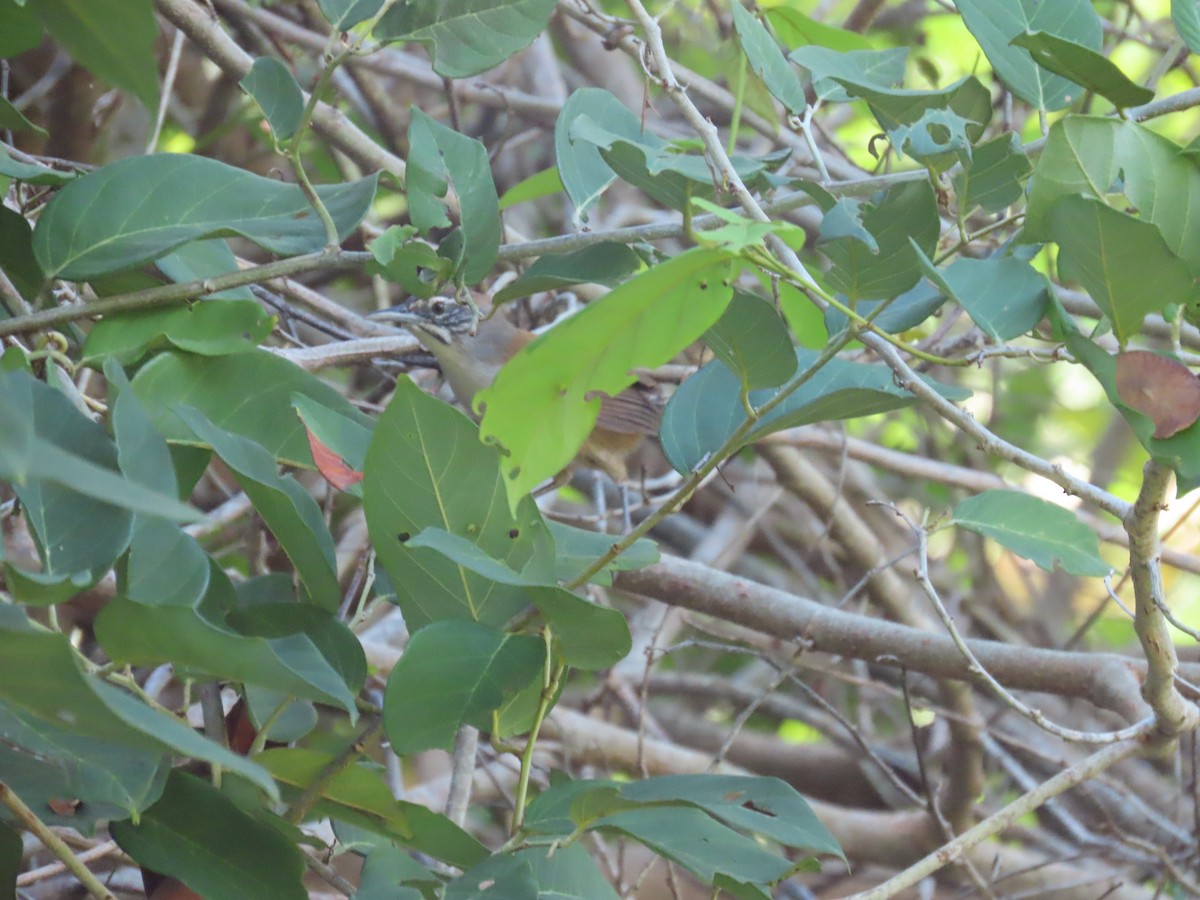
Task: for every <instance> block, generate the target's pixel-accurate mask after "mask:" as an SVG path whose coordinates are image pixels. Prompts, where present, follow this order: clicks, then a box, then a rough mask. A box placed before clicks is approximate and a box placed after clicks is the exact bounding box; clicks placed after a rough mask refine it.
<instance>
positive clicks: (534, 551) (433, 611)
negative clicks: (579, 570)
mask: <svg viewBox="0 0 1200 900" xmlns="http://www.w3.org/2000/svg"><path fill="white" fill-rule="evenodd" d="M478 434H479V433H478V430H477V429H476V427H475V425H474V424H473V423H472V422H471V421H470V420H469V419H468V418H467V417H466V416H464V415H463V414H462V413H460V412H459V411H458V410H456V409H454V408H453V407H451V406H448V405H447V404H445V403H443V402H441V401H440V400H435V399H434V398H433V397H430V396H428V395H427V394H425V393H424V392H423V391H422V390H421V389H420V388H418V387H417V386H416V385H415V384H413V383H412V382H411V381H409V380H408V379H407V378H400V379H399V380H398V381H397V382H396V393H395V395H394V396H393V398H392V401H391V402H390V403H389V404H388V407H387V409H386V410H384V412H383V415H381V416H380V417H379V422H378V424H377V425H376V427H375V434H374V437H373V439H372V441H371V447H370V449H369V450H368V451H367V460H366V464H365V466H364V471H363V496H364V500H363V508H364V511H365V513H366V518H367V528H368V530H369V531H370V534H371V541H372V543H373V544H374V546H375V552H376V553H377V554H378V556H379V561H380V563H381V564H382V565H383V567H384V569H385V570H386V571H387V573H388V575H389V577H390V579H391V582H392V585H393V586H394V588H395V590H396V593H397V603H398V604H399V605H400V608H401V610H403V612H404V618H405V621H406V622H407V623H408V627H409V628H410V629H412V630H414V631H415V630H416V629H418V628H421V627H423V626H425V625H428V624H429V623H430V622H437V621H440V620H443V619H468V620H474V621H478V622H482V623H484V624H489V625H495V626H497V627H498V626H500V625H503V624H504V623H505V622H507V621H508V620H509V619H510V618H511V617H512V616H514V615H516V614H517V613H518V612H520V611H521V610H522V609H524V608H525V607H526V606H527V605H528V604H529V600H528V598H527V597H526V596H525V593H524V591H523V590H521V589H520V588H518V587H514V586H511V585H505V584H500V583H498V582H496V581H494V580H492V579H490V578H486V577H483V576H480V575H477V574H475V573H473V572H470V571H468V570H464V569H463V568H461V567H460V566H458V565H457V564H455V563H454V562H452V561H451V560H449V559H448V558H446V557H445V556H443V555H441V554H440V553H437V552H435V551H433V550H429V549H422V548H418V547H413V548H409V547H407V546H406V544H407V543H408V542H409V541H410V540H411V539H412V538H413V537H415V536H416V535H417V534H418V533H419V532H420V531H421V530H422V529H424V528H427V527H437V528H442V529H445V530H446V531H448V532H450V533H451V534H455V535H458V536H461V537H466V538H468V539H469V540H470V541H471V542H472V543H473V544H476V545H478V547H479V549H480V550H481V551H482V552H483V553H484V554H486V555H487V556H489V557H492V558H494V559H497V560H500V561H502V562H503V563H504V564H505V565H506V566H507V567H508V568H510V569H513V570H515V571H522V570H524V569H525V567H526V566H527V564H528V563H529V562H530V560H531V559H534V558H535V557H536V558H537V559H538V560H539V563H538V565H540V566H543V567H544V568H545V569H546V570H549V569H550V568H552V566H553V556H552V553H553V549H552V547H551V542H550V539H549V534H548V532H547V530H546V526H545V523H544V522H543V521H542V517H541V514H540V513H539V512H538V509H537V505H536V504H535V503H534V502H533V500H532V499H531V498H529V497H525V498H524V499H522V501H521V502H520V503H519V504H518V505H517V512H516V514H515V515H512V514H510V513H509V510H508V506H507V504H506V502H505V493H504V485H503V483H502V480H501V477H500V459H499V454H498V453H497V452H496V450H495V448H494V447H488V446H485V445H484V444H481V443H480V442H479V437H478Z"/></svg>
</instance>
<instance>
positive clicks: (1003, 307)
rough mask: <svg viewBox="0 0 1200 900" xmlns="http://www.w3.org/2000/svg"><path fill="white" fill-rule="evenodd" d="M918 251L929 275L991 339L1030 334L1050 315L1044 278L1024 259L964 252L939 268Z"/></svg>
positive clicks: (1006, 338)
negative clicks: (1047, 309) (966, 253)
mask: <svg viewBox="0 0 1200 900" xmlns="http://www.w3.org/2000/svg"><path fill="white" fill-rule="evenodd" d="M917 253H918V254H919V256H920V259H921V261H922V267H923V268H924V270H925V276H926V277H927V278H928V279H929V280H930V281H931V282H933V284H935V285H937V287H938V288H940V289H941V290H942V292H943V293H945V294H946V296H948V297H950V298H951V299H953V300H954V301H955V302H956V303H957V304H958V305H959V306H961V307H962V308H963V309H965V310H966V311H967V315H969V316H970V317H971V320H972V321H973V322H974V323H975V324H976V325H978V326H979V327H980V329H982V331H983V333H984V334H986V335H987V336H988V337H989V338H991V339H993V340H998V341H1004V340H1008V339H1009V338H1014V337H1017V336H1018V335H1022V334H1026V333H1027V332H1029V331H1031V330H1032V329H1033V326H1035V325H1036V324H1037V323H1038V322H1040V321H1041V320H1042V317H1043V316H1045V314H1046V302H1047V285H1046V277H1045V276H1044V275H1042V274H1041V273H1040V272H1038V270H1037V269H1035V268H1034V267H1033V266H1031V265H1030V264H1029V263H1027V262H1025V260H1023V259H1017V258H1016V257H1013V256H997V257H992V258H991V259H971V258H969V257H960V258H959V259H956V260H955V261H954V262H953V263H951V264H950V266H949V267H948V268H945V269H938V268H936V267H935V266H934V265H933V262H932V261H930V260H929V259H928V257H926V256H925V255H924V254H923V253H921V252H920V250H919V249H917Z"/></svg>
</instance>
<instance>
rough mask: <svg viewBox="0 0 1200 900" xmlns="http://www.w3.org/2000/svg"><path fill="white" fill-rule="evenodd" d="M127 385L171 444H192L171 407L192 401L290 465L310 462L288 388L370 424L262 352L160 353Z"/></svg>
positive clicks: (315, 381)
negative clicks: (218, 354) (205, 354)
mask: <svg viewBox="0 0 1200 900" xmlns="http://www.w3.org/2000/svg"><path fill="white" fill-rule="evenodd" d="M133 390H134V392H135V393H136V394H137V396H138V399H139V400H141V402H142V406H143V407H144V408H145V410H146V413H147V415H149V416H150V420H151V421H152V422H153V423H154V427H155V428H156V429H158V431H159V432H160V433H162V434H163V435H164V436H165V437H166V438H167V440H168V441H170V442H172V443H177V444H189V445H192V446H198V445H199V444H200V442H199V441H197V439H196V435H195V434H194V433H193V432H192V430H191V429H190V428H189V427H188V426H187V424H186V423H185V422H184V421H183V420H182V419H181V418H179V416H177V415H176V414H175V408H176V407H178V406H192V407H195V408H196V409H198V410H200V411H201V412H202V413H204V415H205V417H206V418H207V419H208V420H209V421H210V422H212V423H213V424H214V425H216V426H218V427H219V428H222V429H224V430H225V431H230V432H233V433H234V434H239V435H241V436H242V437H245V438H249V439H250V440H252V441H254V442H255V443H256V444H260V445H262V446H263V447H265V448H266V450H267V452H269V453H270V454H271V455H272V456H274V457H275V458H276V459H278V460H279V461H280V462H283V463H288V464H291V465H299V466H311V465H312V464H313V460H312V453H311V451H310V450H309V446H308V437H307V436H306V435H305V433H304V425H303V424H302V423H301V421H300V419H299V418H297V416H296V413H295V412H294V411H293V410H292V396H293V395H294V394H302V395H303V396H305V397H308V398H310V399H311V400H313V401H314V402H315V403H317V404H319V405H321V406H324V407H326V408H328V409H331V410H333V411H334V412H336V413H338V414H339V415H341V416H344V417H345V418H348V419H351V420H353V421H355V422H357V423H359V424H360V425H363V426H366V427H370V425H371V419H370V418H369V417H367V416H365V415H363V414H362V413H361V412H359V411H358V410H357V409H355V407H354V406H353V405H352V404H351V403H350V402H349V401H348V400H346V398H345V397H343V396H342V395H341V394H339V393H338V392H337V391H335V390H334V389H333V388H331V387H330V386H329V385H328V384H326V383H325V382H323V381H321V379H319V378H317V377H316V376H315V375H313V374H311V373H309V372H306V371H305V370H304V369H301V368H300V367H299V366H297V365H296V364H295V363H292V362H289V361H288V360H286V359H284V358H283V357H281V356H276V355H275V354H274V353H269V352H267V351H266V350H251V351H249V352H246V353H235V354H232V355H226V356H198V355H195V354H192V353H160V354H159V355H158V356H156V357H155V358H154V359H152V360H150V362H148V363H146V365H144V366H142V368H141V369H139V370H138V373H137V375H136V376H135V377H134V379H133Z"/></svg>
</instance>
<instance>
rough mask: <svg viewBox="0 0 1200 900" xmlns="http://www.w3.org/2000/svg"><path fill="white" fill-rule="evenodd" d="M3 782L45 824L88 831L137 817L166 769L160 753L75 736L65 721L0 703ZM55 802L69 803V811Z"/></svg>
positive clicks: (166, 762) (156, 791)
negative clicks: (104, 822)
mask: <svg viewBox="0 0 1200 900" xmlns="http://www.w3.org/2000/svg"><path fill="white" fill-rule="evenodd" d="M0 734H3V735H4V740H3V741H0V772H3V773H4V783H5V784H6V785H7V786H8V787H9V788H10V789H11V790H13V791H16V793H17V796H19V797H20V798H21V799H22V800H23V801H24V802H25V804H26V805H27V806H30V807H31V808H33V809H36V810H38V811H39V812H38V815H39V817H40V818H41V819H42V821H44V822H45V823H46V824H48V825H58V826H61V827H64V828H75V829H78V830H80V831H84V832H86V831H89V830H90V829H91V827H92V826H93V825H94V823H95V822H96V821H98V820H101V819H123V818H126V817H128V816H133V815H137V814H138V813H139V812H141V811H142V810H143V809H145V808H146V807H147V806H149V805H150V804H151V803H153V802H154V801H155V800H157V799H158V796H159V794H160V793H161V792H162V787H163V784H164V782H165V781H166V776H167V772H169V771H170V761H169V760H168V759H167V757H166V756H165V755H164V754H163V753H162V752H161V751H160V750H154V749H145V748H137V749H135V748H133V747H130V746H129V745H128V744H119V743H113V742H110V741H102V740H98V739H97V738H94V737H88V736H84V735H80V734H77V733H75V732H74V731H73V729H71V728H70V727H68V726H66V725H65V723H59V722H52V721H49V720H47V719H44V718H40V717H38V716H36V715H34V714H32V713H30V712H29V711H28V710H22V709H18V708H16V707H13V706H9V705H7V704H5V703H3V702H0ZM53 801H60V802H61V801H70V802H71V804H72V807H73V808H71V809H70V810H69V812H67V811H64V812H63V813H61V814H60V813H58V812H55V809H56V808H58V809H61V808H62V807H61V806H59V804H58V803H55V802H53Z"/></svg>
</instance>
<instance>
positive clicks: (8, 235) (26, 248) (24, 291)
mask: <svg viewBox="0 0 1200 900" xmlns="http://www.w3.org/2000/svg"><path fill="white" fill-rule="evenodd" d="M0 271H2V272H4V274H5V275H7V276H8V279H9V281H11V282H12V285H13V287H15V288H16V289H17V290H18V291H19V292H20V294H21V296H22V297H24V298H25V299H26V300H33V299H34V298H35V297H37V293H38V291H39V290H41V288H42V283H43V282H44V281H45V280H46V276H45V275H44V274H42V269H41V267H40V266H39V265H38V263H37V260H36V259H34V256H33V229H32V228H30V227H29V223H28V222H27V221H25V217H24V216H23V215H21V214H20V213H19V212H17V211H16V210H12V209H9V208H8V207H7V206H0ZM3 315H4V310H3V307H0V316H3Z"/></svg>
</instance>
